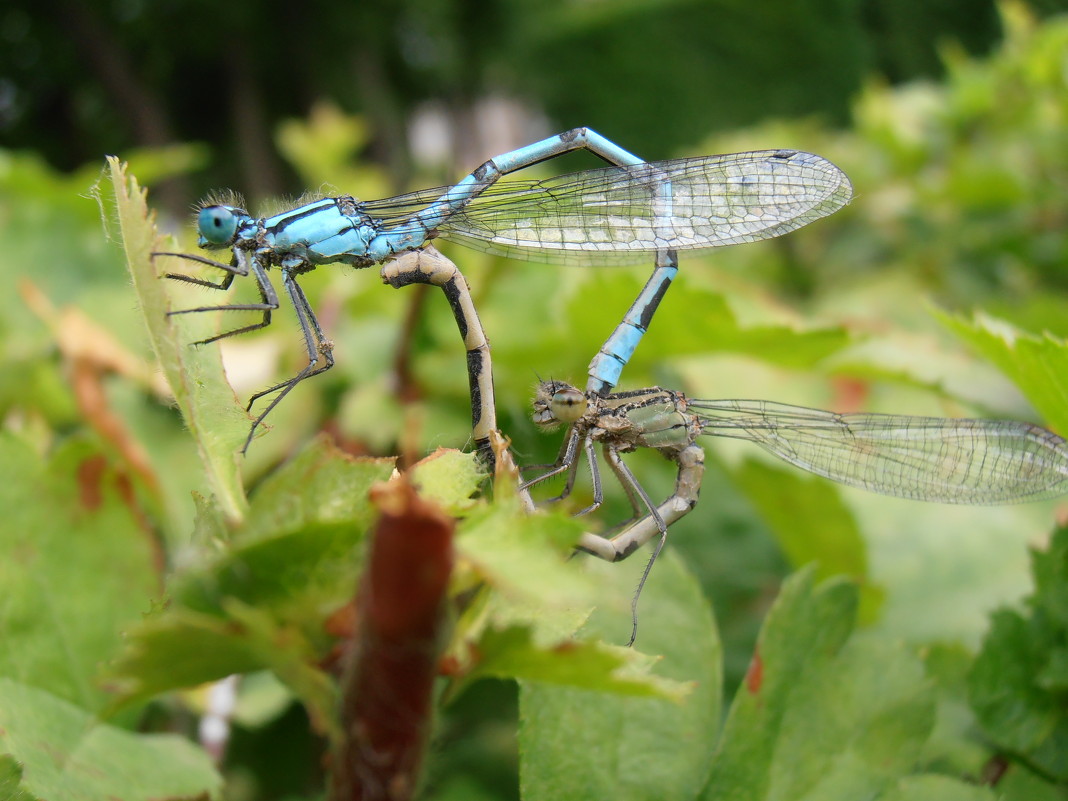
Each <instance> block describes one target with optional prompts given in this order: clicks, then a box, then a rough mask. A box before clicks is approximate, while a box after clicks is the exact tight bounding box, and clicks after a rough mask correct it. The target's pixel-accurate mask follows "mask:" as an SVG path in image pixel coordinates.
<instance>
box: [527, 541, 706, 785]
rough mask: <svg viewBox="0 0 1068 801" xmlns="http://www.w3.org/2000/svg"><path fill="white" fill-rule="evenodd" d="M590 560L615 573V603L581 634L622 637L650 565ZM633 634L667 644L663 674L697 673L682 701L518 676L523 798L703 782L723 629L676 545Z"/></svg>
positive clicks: (660, 565)
mask: <svg viewBox="0 0 1068 801" xmlns="http://www.w3.org/2000/svg"><path fill="white" fill-rule="evenodd" d="M589 561H590V568H591V569H595V572H598V573H602V574H604V576H605V577H609V578H611V579H612V581H611V583H612V585H613V586H615V588H616V590H617V595H616V597H617V599H618V600H619V603H618V605H617V606H615V607H611V608H608V609H599V610H598V612H597V613H596V614H595V615H594V617H593V618H592V619H591V620H590V622H589V624H588V625H587V627H586V630H585V631H584V632H583V634H587V633H588V634H600V635H601V636H605V635H606V633H607V639H608V640H609V641H612V640H613V639H614V640H615V641H617V642H619V641H621V640H622V639H624V638H625V635H626V633H627V631H628V629H629V622H630V621H629V614H628V612H629V609H628V607H629V603H628V601H629V598H630V597H631V595H632V593H633V591H634V587H635V585H636V581H637V574H638V573H640V571H641V569H642V568H644V564H643V562H644V560H643V559H642V558H641V557H640V556H639V557H637V558H635V559H633V560H631V561H630V562H624V563H621V564H617V565H610V564H605V563H598V562H594V561H593V560H589ZM637 644H638V646H639V647H641V648H642V649H645V650H647V651H649V652H655V653H660V654H662V655H663V656H662V659H661V661H660V663H659V664H658V670H657V672H658V675H660V676H664V677H667V678H670V679H671V680H673V681H682V682H692V683H693V685H692V691H691V693H690V694H689V696H688V697H687V698H686V699H685V701H683V702H682V703H681V704H680V703H675V702H672V701H668V700H663V699H656V698H634V697H624V696H620V695H616V694H614V693H613V688H612V686H611V684H610V682H605V684H604V685H603V686H602V687H601V690H602V691H600V692H597V691H594V690H591V689H578V688H571V687H560V686H555V685H550V684H547V683H541V682H538V681H522V682H521V683H520V730H519V747H520V759H521V769H520V785H521V792H522V796H523V798H524V799H527V801H538V799H554V800H555V799H561V798H581V799H584V800H585V801H595V800H596V799H619V798H627V799H639V798H650V799H658V801H670V800H671V799H690V798H693V797H694V794H695V793H696V792H697V790H698V789H699V788H700V786H701V782H702V781H703V779H704V776H705V774H706V772H707V769H708V761H709V757H710V754H711V750H712V745H713V743H714V741H715V732H716V729H717V727H718V724H719V716H720V684H721V680H722V674H721V664H722V656H721V651H720V643H719V638H718V635H717V632H716V629H715V626H714V623H713V621H712V619H711V615H710V614H709V610H708V606H707V603H706V601H705V600H704V598H703V597H702V595H701V592H700V589H699V587H698V585H697V582H696V581H695V580H694V578H693V577H692V576H691V575H690V574H689V572H688V571H687V570H686V569H685V567H684V566H683V564H682V563H681V560H679V559H678V557H676V556H675V555H674V553H673V552H672V551H670V550H668V551H665V552H664V553H663V554H662V555H661V556H660V559H659V560H658V561H657V563H656V565H655V567H654V569H653V571H652V573H651V575H650V578H649V581H648V583H647V584H646V587H645V589H644V591H643V593H642V597H641V617H640V624H639V629H638V641H637Z"/></svg>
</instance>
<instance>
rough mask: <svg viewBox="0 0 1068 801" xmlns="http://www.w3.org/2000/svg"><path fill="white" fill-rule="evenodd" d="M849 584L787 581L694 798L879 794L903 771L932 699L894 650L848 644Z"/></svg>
mask: <svg viewBox="0 0 1068 801" xmlns="http://www.w3.org/2000/svg"><path fill="white" fill-rule="evenodd" d="M856 605H857V592H856V589H855V587H853V586H852V585H850V584H847V583H845V582H842V581H837V580H832V581H827V582H824V583H823V584H822V585H820V586H816V585H815V583H814V580H813V572H812V570H804V571H801V572H800V573H797V574H795V575H794V576H792V577H790V578H789V579H788V580H787V581H786V582H785V583H784V584H783V588H782V591H781V592H780V595H779V598H778V600H777V601H776V603H775V606H774V607H773V608H772V610H771V612H770V613H769V615H768V617H767V619H766V621H765V623H764V628H763V629H762V631H761V634H760V638H759V641H758V644H757V649H756V652H755V655H754V657H753V661H752V663H751V665H750V668H749V673H748V675H747V676H746V679H745V681H744V682H743V684H742V686H741V687H740V688H739V690H738V693H737V695H736V696H735V699H734V703H733V704H732V706H731V711H730V714H729V716H728V718H727V722H726V724H725V726H724V729H723V733H722V736H721V740H720V745H719V748H718V749H717V751H716V755H715V760H714V762H713V767H712V775H711V780H710V782H709V784H708V786H707V787H706V788H705V791H704V794H703V797H704V798H706V799H709V801H712V799H715V801H729V800H730V799H739V801H741V800H742V799H745V801H759V799H772V798H790V799H797V801H802V799H803V800H804V801H817V799H819V801H838V799H842V800H843V801H845V799H856V798H866V797H869V798H878V797H879V793H880V792H882V791H884V790H887V789H889V788H890V787H892V786H893V783H894V782H895V781H896V780H897V779H898V778H899V777H901V776H903V775H907V774H909V773H911V771H912V769H913V767H914V765H915V763H916V762H917V760H918V758H919V756H920V753H921V751H922V748H923V744H924V742H925V741H926V739H927V737H928V736H929V734H930V731H931V728H932V726H933V724H934V713H935V708H934V697H933V694H932V692H931V688H930V686H929V683H928V682H927V681H926V680H925V678H924V675H923V668H922V666H921V665H920V663H919V661H918V660H917V659H916V658H915V657H914V656H912V655H911V654H910V653H908V652H907V651H906V650H905V649H904V648H903V647H902V646H899V645H893V644H887V643H883V642H878V641H875V640H867V639H865V640H860V639H856V638H853V639H851V634H852V628H853V625H854V620H855V615H856Z"/></svg>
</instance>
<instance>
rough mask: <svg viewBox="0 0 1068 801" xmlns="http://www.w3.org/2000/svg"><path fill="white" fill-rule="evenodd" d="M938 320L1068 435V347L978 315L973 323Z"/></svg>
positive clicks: (942, 316)
mask: <svg viewBox="0 0 1068 801" xmlns="http://www.w3.org/2000/svg"><path fill="white" fill-rule="evenodd" d="M934 315H935V317H936V318H937V319H938V320H939V321H941V323H942V324H943V325H944V326H946V327H947V328H948V329H950V330H951V331H952V332H953V333H955V334H956V335H957V336H958V337H960V338H961V339H962V340H964V341H965V342H967V343H968V344H969V345H971V346H972V347H973V348H974V349H975V350H976V351H978V352H979V354H980V355H982V356H983V357H984V358H986V359H989V360H990V361H991V362H993V363H994V364H995V365H997V367H998V369H1000V370H1001V372H1003V373H1004V374H1005V375H1006V376H1008V378H1009V379H1010V380H1011V381H1012V382H1013V383H1014V384H1016V386H1017V387H1018V388H1019V389H1020V391H1021V392H1022V393H1023V394H1024V395H1025V396H1026V397H1027V399H1028V400H1029V401H1030V402H1031V404H1032V405H1033V406H1034V407H1035V409H1037V410H1038V413H1039V414H1041V415H1042V418H1043V419H1044V420H1045V421H1046V422H1047V423H1048V424H1049V425H1050V427H1052V428H1053V429H1054V430H1055V431H1058V432H1060V433H1062V434H1063V433H1065V432H1068V344H1066V343H1065V342H1064V341H1063V340H1061V339H1058V338H1057V337H1054V336H1052V335H1051V334H1045V335H1043V336H1041V337H1039V336H1035V335H1033V334H1029V333H1027V332H1025V331H1021V330H1019V329H1017V328H1015V327H1013V326H1012V325H1010V324H1009V323H1007V322H1005V321H1003V320H998V319H996V318H994V317H990V316H988V315H986V314H982V313H976V314H975V315H974V316H973V317H972V319H971V320H967V319H965V318H964V317H960V316H956V315H952V314H949V313H947V312H942V311H938V310H935V311H934Z"/></svg>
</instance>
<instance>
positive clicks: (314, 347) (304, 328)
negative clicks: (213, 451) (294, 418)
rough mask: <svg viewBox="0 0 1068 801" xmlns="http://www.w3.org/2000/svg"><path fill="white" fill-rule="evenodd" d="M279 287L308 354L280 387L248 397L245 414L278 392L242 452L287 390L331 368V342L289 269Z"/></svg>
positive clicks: (249, 435)
mask: <svg viewBox="0 0 1068 801" xmlns="http://www.w3.org/2000/svg"><path fill="white" fill-rule="evenodd" d="M282 286H283V287H284V288H285V290H286V293H287V294H288V295H289V300H290V302H291V303H292V304H293V308H294V310H295V311H296V313H297V322H298V323H300V330H301V333H302V334H303V336H304V347H305V349H306V350H307V353H308V364H307V366H306V367H305V368H304V369H303V370H301V371H300V372H299V373H297V374H296V375H295V376H293V377H292V378H290V379H288V380H286V381H282V382H281V383H279V384H275V385H274V386H273V387H269V388H268V389H265V390H262V391H261V392H257V393H256V394H255V395H253V396H252V397H251V398H249V401H248V405H247V406H246V407H245V410H246V411H250V410H251V409H252V404H254V403H255V402H256V401H258V400H259V399H260V398H262V397H264V396H265V395H270V394H271V393H272V392H278V394H277V395H275V397H273V398H272V399H271V401H270V403H268V404H267V408H266V409H264V410H263V411H262V412H260V414H259V416H258V417H256V419H255V420H253V421H252V427H251V428H250V429H249V432H248V437H247V438H246V439H245V444H244V446H243V447H242V448H241V452H242V453H244V452H245V451H247V450H248V446H249V445H250V444H251V443H252V437H253V435H254V434H255V433H256V429H257V428H258V427H259V425H260V423H262V422H263V420H264V418H265V417H267V415H268V414H270V413H271V410H272V409H274V407H275V406H277V405H278V404H279V403H280V402H281V401H282V398H284V397H285V396H286V395H288V394H289V393H290V391H291V390H292V389H293V387H295V386H296V385H297V384H299V383H300V382H301V381H303V380H305V379H306V378H311V377H312V376H314V375H319V373H323V372H325V371H327V370H329V369H330V368H331V367H333V366H334V354H333V350H334V343H332V342H331V341H330V340H328V339H327V338H326V337H325V335H324V334H323V329H322V327H321V326H320V325H319V320H318V318H317V317H316V316H315V312H314V311H312V308H311V304H309V303H308V298H307V296H306V295H305V294H304V290H302V289H301V288H300V284H298V283H297V281H296V277H295V276H294V274H293V273H292V272H291V271H289V270H283V271H282ZM320 357H322V359H323V361H324V362H325V364H323V365H319V359H320Z"/></svg>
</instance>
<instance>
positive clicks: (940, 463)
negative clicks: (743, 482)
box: [689, 400, 1068, 504]
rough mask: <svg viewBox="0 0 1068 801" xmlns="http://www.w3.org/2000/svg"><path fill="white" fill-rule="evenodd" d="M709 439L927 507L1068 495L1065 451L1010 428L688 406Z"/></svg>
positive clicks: (1010, 424)
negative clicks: (749, 447)
mask: <svg viewBox="0 0 1068 801" xmlns="http://www.w3.org/2000/svg"><path fill="white" fill-rule="evenodd" d="M689 406H690V408H691V409H692V410H693V411H694V412H695V413H697V415H698V417H699V419H700V421H701V426H702V433H703V434H708V435H711V436H717V437H733V438H736V439H744V440H748V441H750V442H755V443H756V444H757V445H760V446H761V447H762V448H764V449H765V450H767V451H768V452H770V453H772V454H774V455H775V456H778V457H779V458H780V459H783V460H784V461H787V462H789V463H790V464H793V465H796V466H797V467H800V468H802V469H803V470H808V471H809V472H812V473H816V474H818V475H821V476H824V477H826V478H829V479H831V480H833V481H839V482H841V483H843V484H848V485H849V486H853V487H860V488H862V489H866V490H871V491H873V492H881V493H883V494H885V495H896V496H899V497H902V498H912V499H914V500H921V501H940V502H942V503H960V504H1001V503H1008V502H1013V501H1032V500H1038V499H1040V498H1052V497H1055V496H1057V495H1060V494H1062V493H1065V492H1068V442H1066V441H1065V440H1064V439H1062V438H1061V437H1059V436H1057V435H1056V434H1054V433H1053V432H1051V431H1047V430H1046V429H1044V428H1040V427H1038V426H1034V425H1030V424H1028V423H1020V422H1016V421H1012V420H977V419H955V418H945V417H910V416H907V415H889V414H836V413H834V412H825V411H820V410H817V409H806V408H804V407H799V406H790V405H787V404H783V403H774V402H772V401H749V400H726V401H709V400H691V401H690V403H689Z"/></svg>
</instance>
